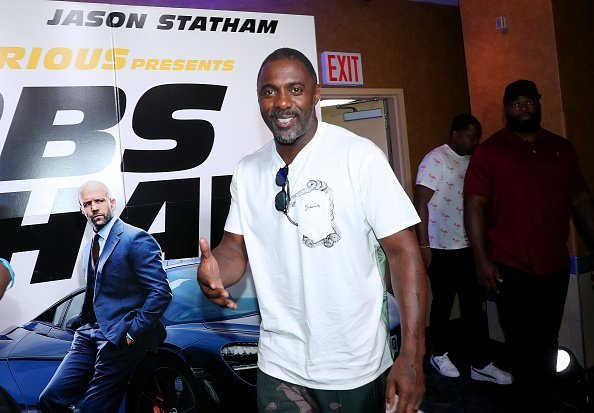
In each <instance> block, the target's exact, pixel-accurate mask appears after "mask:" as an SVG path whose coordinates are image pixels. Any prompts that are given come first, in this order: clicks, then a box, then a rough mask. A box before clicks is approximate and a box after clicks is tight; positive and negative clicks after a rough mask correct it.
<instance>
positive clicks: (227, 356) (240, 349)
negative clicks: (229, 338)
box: [221, 343, 258, 384]
mask: <svg viewBox="0 0 594 413" xmlns="http://www.w3.org/2000/svg"><path fill="white" fill-rule="evenodd" d="M221 357H222V358H223V360H225V363H226V364H227V365H228V366H229V367H230V368H231V369H232V370H233V371H234V372H235V374H237V375H238V376H239V377H240V378H242V379H243V380H245V381H246V382H248V383H250V384H256V369H257V368H258V343H230V344H227V345H226V346H224V347H223V348H222V349H221Z"/></svg>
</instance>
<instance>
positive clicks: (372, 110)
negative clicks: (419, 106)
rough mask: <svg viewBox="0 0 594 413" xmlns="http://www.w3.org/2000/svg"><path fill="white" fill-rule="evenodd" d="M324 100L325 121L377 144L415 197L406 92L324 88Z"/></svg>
mask: <svg viewBox="0 0 594 413" xmlns="http://www.w3.org/2000/svg"><path fill="white" fill-rule="evenodd" d="M321 96H322V97H321V100H322V106H323V107H322V109H321V111H322V114H321V115H322V120H323V121H324V122H328V123H331V124H334V125H337V126H341V127H343V128H345V129H348V130H350V131H351V132H353V133H356V134H357V135H360V136H363V137H365V138H368V139H370V140H371V141H373V142H374V143H375V144H376V145H377V146H378V147H379V148H380V149H382V150H383V151H384V153H385V154H386V157H387V158H388V161H389V162H390V165H391V166H392V169H393V170H394V173H395V174H396V177H397V178H398V180H399V181H400V184H401V185H402V187H403V188H404V190H405V191H406V192H407V193H408V194H409V195H411V194H412V183H411V175H410V159H409V154H408V137H407V134H406V120H405V112H404V95H403V91H402V89H351V88H322V89H321ZM335 100H339V101H335ZM347 101H348V103H346V102H347Z"/></svg>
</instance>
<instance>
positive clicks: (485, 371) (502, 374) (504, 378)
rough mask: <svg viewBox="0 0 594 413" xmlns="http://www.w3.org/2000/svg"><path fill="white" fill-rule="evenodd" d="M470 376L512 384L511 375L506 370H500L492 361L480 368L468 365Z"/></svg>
mask: <svg viewBox="0 0 594 413" xmlns="http://www.w3.org/2000/svg"><path fill="white" fill-rule="evenodd" d="M470 378H471V379H472V380H478V381H490V382H491V383H497V384H512V381H513V376H512V375H511V374H510V373H508V372H507V371H504V370H501V369H500V368H499V367H497V366H495V365H494V364H493V363H489V364H487V365H486V366H485V367H483V368H482V369H477V368H475V367H470Z"/></svg>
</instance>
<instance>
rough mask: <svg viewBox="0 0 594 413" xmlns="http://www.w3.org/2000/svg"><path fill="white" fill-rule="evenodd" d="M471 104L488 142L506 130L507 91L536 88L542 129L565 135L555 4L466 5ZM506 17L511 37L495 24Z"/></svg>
mask: <svg viewBox="0 0 594 413" xmlns="http://www.w3.org/2000/svg"><path fill="white" fill-rule="evenodd" d="M460 15H461V18H462V26H463V32H464V49H465V51H466V61H467V73H468V83H469V85H470V103H471V107H472V111H473V113H474V114H475V115H476V116H477V117H478V118H479V119H480V120H481V121H482V123H483V137H488V136H489V135H491V134H492V133H493V132H495V131H497V130H498V129H500V128H501V127H502V126H503V125H504V120H503V103H502V98H503V90H504V89H505V86H506V85H507V84H509V83H511V82H513V81H514V80H517V79H530V80H533V81H534V82H536V84H537V86H538V88H539V91H540V93H541V94H542V101H541V102H542V118H543V126H544V127H545V128H547V129H550V130H552V131H553V132H555V133H558V134H561V135H564V134H565V125H564V121H563V110H562V104H561V90H560V86H559V75H558V70H557V49H556V44H555V31H554V23H553V11H552V8H551V2H550V0H499V1H491V0H461V1H460ZM499 16H507V21H508V27H509V31H508V33H507V34H502V33H500V32H499V31H498V30H497V29H496V28H495V19H496V18H497V17H499Z"/></svg>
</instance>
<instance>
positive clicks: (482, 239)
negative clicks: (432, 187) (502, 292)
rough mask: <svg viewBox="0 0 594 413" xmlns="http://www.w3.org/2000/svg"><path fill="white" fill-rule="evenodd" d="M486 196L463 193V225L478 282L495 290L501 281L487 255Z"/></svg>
mask: <svg viewBox="0 0 594 413" xmlns="http://www.w3.org/2000/svg"><path fill="white" fill-rule="evenodd" d="M486 203H487V198H485V197H482V196H478V195H464V227H465V229H466V235H467V236H468V240H469V241H470V245H471V247H472V251H473V252H474V259H475V262H476V274H477V277H478V281H479V284H480V285H482V286H483V287H485V288H488V289H491V290H496V289H497V282H501V277H500V275H499V271H498V270H497V267H496V266H495V264H494V263H493V262H492V261H491V260H490V259H489V257H488V256H487V249H486V246H485V245H486V237H487V230H486V224H485V205H486Z"/></svg>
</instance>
